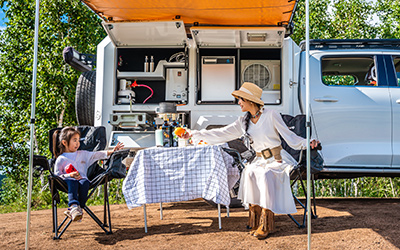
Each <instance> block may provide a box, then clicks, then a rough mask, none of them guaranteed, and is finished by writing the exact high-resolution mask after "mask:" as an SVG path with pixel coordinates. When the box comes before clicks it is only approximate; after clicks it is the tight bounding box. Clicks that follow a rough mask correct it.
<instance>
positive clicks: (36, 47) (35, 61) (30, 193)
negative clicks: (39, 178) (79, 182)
mask: <svg viewBox="0 0 400 250" xmlns="http://www.w3.org/2000/svg"><path fill="white" fill-rule="evenodd" d="M39 5H40V0H36V10H35V42H34V55H33V78H32V101H31V120H30V127H31V137H30V150H29V180H28V202H27V205H26V207H27V215H26V237H25V249H29V228H30V224H31V202H32V172H33V150H34V145H35V143H34V133H35V105H36V78H37V61H38V43H39V42H38V40H39Z"/></svg>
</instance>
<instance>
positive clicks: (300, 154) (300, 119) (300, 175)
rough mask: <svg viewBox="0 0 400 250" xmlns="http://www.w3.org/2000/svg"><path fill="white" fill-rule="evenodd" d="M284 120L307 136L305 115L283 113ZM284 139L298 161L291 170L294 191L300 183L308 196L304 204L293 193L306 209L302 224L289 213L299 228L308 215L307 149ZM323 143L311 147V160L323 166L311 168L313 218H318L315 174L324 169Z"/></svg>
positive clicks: (286, 147)
mask: <svg viewBox="0 0 400 250" xmlns="http://www.w3.org/2000/svg"><path fill="white" fill-rule="evenodd" d="M281 116H282V119H283V121H284V122H285V123H286V125H287V126H288V128H289V129H290V130H291V131H293V132H294V133H295V134H297V135H298V136H301V137H303V138H306V116H305V115H297V116H295V117H293V116H291V115H281ZM281 140H282V148H283V149H285V150H286V151H287V152H288V153H289V154H290V155H291V156H292V157H293V158H294V159H295V160H296V161H297V165H296V166H294V168H293V169H292V171H291V172H290V179H291V180H292V184H291V187H292V191H293V189H294V186H295V185H296V184H297V183H300V185H301V187H302V189H303V192H304V195H305V197H306V203H305V204H303V203H302V202H301V201H300V200H299V199H298V198H297V197H296V195H295V192H292V193H293V198H294V199H295V201H296V202H297V203H298V204H299V205H300V206H301V207H302V208H303V209H304V211H303V218H302V224H300V223H299V222H298V221H297V220H296V219H295V218H294V217H293V216H292V215H291V214H288V216H289V217H290V218H291V219H292V220H293V222H294V223H296V225H297V226H298V227H299V228H304V227H305V224H306V217H307V195H308V194H307V190H306V188H305V185H304V178H305V176H306V173H307V162H306V150H295V149H292V148H291V147H290V146H289V145H288V144H287V143H286V142H285V140H283V139H282V138H281ZM321 149H322V148H321V145H318V147H317V148H315V149H311V151H310V155H311V161H312V162H313V163H317V165H318V166H320V167H321V168H320V169H318V168H312V169H311V182H312V183H311V186H312V200H311V202H312V205H313V206H312V207H311V211H310V212H311V218H313V219H315V218H317V217H318V216H317V206H316V203H315V181H314V180H315V174H318V172H320V171H321V170H322V164H323V160H322V157H321V156H320V155H319V153H318V151H317V150H321Z"/></svg>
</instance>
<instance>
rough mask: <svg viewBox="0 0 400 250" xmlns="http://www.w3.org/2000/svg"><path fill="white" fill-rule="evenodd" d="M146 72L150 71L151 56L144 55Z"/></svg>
mask: <svg viewBox="0 0 400 250" xmlns="http://www.w3.org/2000/svg"><path fill="white" fill-rule="evenodd" d="M144 72H149V58H148V57H147V56H145V57H144Z"/></svg>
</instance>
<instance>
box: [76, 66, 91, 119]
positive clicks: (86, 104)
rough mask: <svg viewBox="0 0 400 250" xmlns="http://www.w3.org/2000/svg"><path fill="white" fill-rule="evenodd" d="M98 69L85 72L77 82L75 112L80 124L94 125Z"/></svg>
mask: <svg viewBox="0 0 400 250" xmlns="http://www.w3.org/2000/svg"><path fill="white" fill-rule="evenodd" d="M95 94H96V71H87V72H83V73H82V74H81V76H80V77H79V79H78V82H77V84H76V94H75V112H76V119H77V120H78V124H79V125H89V126H93V125H94V102H95Z"/></svg>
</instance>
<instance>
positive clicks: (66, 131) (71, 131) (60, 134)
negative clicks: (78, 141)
mask: <svg viewBox="0 0 400 250" xmlns="http://www.w3.org/2000/svg"><path fill="white" fill-rule="evenodd" d="M76 134H78V135H79V136H80V135H81V133H80V132H79V131H78V130H77V129H75V128H74V127H65V128H63V129H62V130H56V131H54V133H53V155H54V158H56V159H57V157H58V156H60V155H61V154H62V153H64V152H65V146H64V145H63V144H62V143H61V142H62V141H63V140H65V141H66V142H67V144H69V141H70V140H71V138H72V137H73V136H74V135H76Z"/></svg>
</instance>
